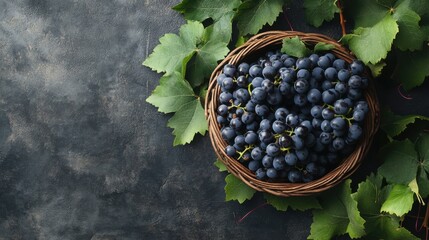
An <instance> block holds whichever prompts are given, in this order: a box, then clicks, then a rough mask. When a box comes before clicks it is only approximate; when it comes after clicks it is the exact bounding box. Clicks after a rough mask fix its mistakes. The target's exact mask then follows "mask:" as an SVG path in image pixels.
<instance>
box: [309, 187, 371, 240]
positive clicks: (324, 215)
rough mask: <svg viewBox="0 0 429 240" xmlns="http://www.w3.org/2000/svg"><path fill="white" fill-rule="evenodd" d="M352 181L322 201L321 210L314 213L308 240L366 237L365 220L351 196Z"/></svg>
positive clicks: (333, 190)
mask: <svg viewBox="0 0 429 240" xmlns="http://www.w3.org/2000/svg"><path fill="white" fill-rule="evenodd" d="M350 183H351V180H350V179H348V180H346V181H345V182H344V183H343V184H341V185H340V186H338V187H336V188H334V189H332V190H329V191H328V192H326V193H325V194H324V195H323V196H322V197H321V199H320V200H319V201H320V204H321V206H322V209H321V210H314V211H313V223H312V224H311V230H310V236H309V237H308V239H314V240H318V239H321V240H322V239H332V237H334V236H337V235H343V234H346V233H348V234H349V236H350V237H351V238H359V237H362V236H364V235H365V230H364V224H365V220H364V219H363V218H362V217H361V215H360V213H359V210H358V208H357V202H356V201H355V200H354V199H353V198H352V196H351V188H350Z"/></svg>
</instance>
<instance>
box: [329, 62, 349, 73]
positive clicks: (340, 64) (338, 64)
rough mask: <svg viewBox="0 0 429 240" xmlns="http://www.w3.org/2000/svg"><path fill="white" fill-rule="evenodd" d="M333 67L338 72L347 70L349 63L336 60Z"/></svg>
mask: <svg viewBox="0 0 429 240" xmlns="http://www.w3.org/2000/svg"><path fill="white" fill-rule="evenodd" d="M332 66H334V68H335V69H336V70H337V71H340V70H341V69H345V68H347V63H346V61H344V60H343V59H335V61H334V62H333V63H332Z"/></svg>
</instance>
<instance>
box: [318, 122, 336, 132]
mask: <svg viewBox="0 0 429 240" xmlns="http://www.w3.org/2000/svg"><path fill="white" fill-rule="evenodd" d="M320 129H321V130H322V131H324V132H327V133H330V132H332V131H333V129H332V127H331V121H329V120H323V122H322V124H320Z"/></svg>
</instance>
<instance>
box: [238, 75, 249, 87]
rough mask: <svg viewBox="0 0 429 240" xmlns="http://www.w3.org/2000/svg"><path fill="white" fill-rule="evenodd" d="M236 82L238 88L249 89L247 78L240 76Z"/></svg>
mask: <svg viewBox="0 0 429 240" xmlns="http://www.w3.org/2000/svg"><path fill="white" fill-rule="evenodd" d="M236 81H237V86H239V87H242V88H246V87H247V78H246V77H245V76H239V77H238V78H237V80H236Z"/></svg>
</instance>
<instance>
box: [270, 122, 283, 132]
mask: <svg viewBox="0 0 429 240" xmlns="http://www.w3.org/2000/svg"><path fill="white" fill-rule="evenodd" d="M285 130H286V124H285V123H284V122H282V121H279V120H276V121H274V123H273V131H274V132H275V133H282V132H284V131H285Z"/></svg>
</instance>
